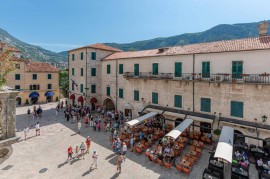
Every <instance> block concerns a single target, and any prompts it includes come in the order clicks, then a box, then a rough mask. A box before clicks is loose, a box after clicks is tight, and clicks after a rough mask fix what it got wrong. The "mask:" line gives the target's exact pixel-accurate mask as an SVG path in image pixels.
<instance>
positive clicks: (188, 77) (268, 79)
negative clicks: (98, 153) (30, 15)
mask: <svg viewBox="0 0 270 179" xmlns="http://www.w3.org/2000/svg"><path fill="white" fill-rule="evenodd" d="M123 76H124V78H126V79H151V80H177V81H198V82H215V83H247V84H270V74H267V73H264V74H225V73H217V74H201V73H182V74H181V75H175V74H174V73H158V74H153V73H151V72H141V73H139V74H134V73H133V72H125V73H124V75H123Z"/></svg>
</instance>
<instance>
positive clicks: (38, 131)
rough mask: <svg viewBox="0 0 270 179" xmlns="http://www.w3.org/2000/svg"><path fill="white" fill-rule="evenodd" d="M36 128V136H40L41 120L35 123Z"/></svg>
mask: <svg viewBox="0 0 270 179" xmlns="http://www.w3.org/2000/svg"><path fill="white" fill-rule="evenodd" d="M35 128H36V136H38V135H39V136H40V126H39V122H37V123H36V125H35Z"/></svg>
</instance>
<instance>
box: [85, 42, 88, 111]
mask: <svg viewBox="0 0 270 179" xmlns="http://www.w3.org/2000/svg"><path fill="white" fill-rule="evenodd" d="M85 49H86V53H85V106H86V105H87V90H88V87H87V69H88V67H87V47H86V48H85Z"/></svg>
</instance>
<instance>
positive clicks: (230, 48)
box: [104, 36, 270, 60]
mask: <svg viewBox="0 0 270 179" xmlns="http://www.w3.org/2000/svg"><path fill="white" fill-rule="evenodd" d="M263 49H270V36H265V37H255V38H246V39H237V40H227V41H218V42H209V43H198V44H191V45H184V46H176V47H168V48H165V50H164V51H163V52H160V50H159V49H153V50H144V51H135V52H116V53H114V54H112V55H109V56H108V57H106V58H104V60H113V59H125V58H141V57H154V56H167V55H168V56H169V55H186V54H204V53H218V52H234V51H250V50H263Z"/></svg>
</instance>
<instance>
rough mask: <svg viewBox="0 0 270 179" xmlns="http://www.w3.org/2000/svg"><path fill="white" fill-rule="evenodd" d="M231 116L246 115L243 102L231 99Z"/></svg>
mask: <svg viewBox="0 0 270 179" xmlns="http://www.w3.org/2000/svg"><path fill="white" fill-rule="evenodd" d="M231 116H234V117H241V118H243V116H244V103H243V102H239V101H231Z"/></svg>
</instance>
